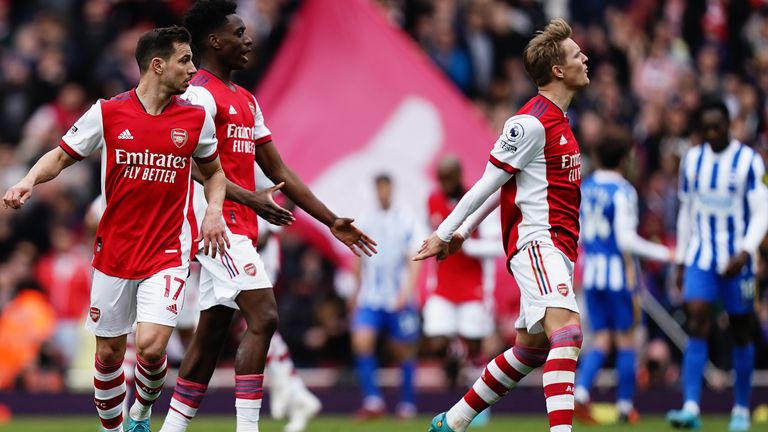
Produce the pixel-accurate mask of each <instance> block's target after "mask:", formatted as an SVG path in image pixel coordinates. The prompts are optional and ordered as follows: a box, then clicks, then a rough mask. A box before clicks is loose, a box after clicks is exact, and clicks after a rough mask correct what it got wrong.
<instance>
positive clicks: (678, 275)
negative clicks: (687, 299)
mask: <svg viewBox="0 0 768 432" xmlns="http://www.w3.org/2000/svg"><path fill="white" fill-rule="evenodd" d="M684 275H685V264H678V265H677V267H675V288H677V290H678V291H680V292H683V276H684Z"/></svg>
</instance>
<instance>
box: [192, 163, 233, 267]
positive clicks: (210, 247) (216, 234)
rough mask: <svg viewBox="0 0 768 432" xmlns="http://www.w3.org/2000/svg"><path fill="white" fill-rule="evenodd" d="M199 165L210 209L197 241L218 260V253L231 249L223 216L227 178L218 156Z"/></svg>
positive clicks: (207, 210)
mask: <svg viewBox="0 0 768 432" xmlns="http://www.w3.org/2000/svg"><path fill="white" fill-rule="evenodd" d="M197 165H198V167H199V168H200V173H201V174H202V175H203V178H204V183H203V187H204V189H205V199H206V201H208V208H206V210H205V216H204V217H203V222H202V223H201V224H200V236H199V237H198V238H197V240H195V241H196V242H199V241H200V240H202V241H203V251H204V253H205V254H206V255H208V252H209V251H210V252H211V257H212V258H216V254H217V253H219V254H223V253H224V251H225V249H227V248H229V247H230V244H229V237H228V236H227V226H226V224H225V223H224V218H223V217H222V216H221V211H222V207H223V206H224V196H225V190H224V189H225V187H226V186H225V184H226V177H225V176H224V170H223V169H222V168H221V162H220V161H219V157H218V156H216V158H215V159H213V160H212V161H210V162H202V161H197Z"/></svg>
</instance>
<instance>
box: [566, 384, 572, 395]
mask: <svg viewBox="0 0 768 432" xmlns="http://www.w3.org/2000/svg"><path fill="white" fill-rule="evenodd" d="M565 392H566V393H573V386H572V385H568V387H566V388H565Z"/></svg>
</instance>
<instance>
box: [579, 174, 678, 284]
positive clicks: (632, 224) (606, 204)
mask: <svg viewBox="0 0 768 432" xmlns="http://www.w3.org/2000/svg"><path fill="white" fill-rule="evenodd" d="M581 195H582V199H581V242H582V245H583V247H584V253H583V254H581V257H582V259H583V263H584V275H583V280H582V285H583V286H584V289H601V290H602V289H606V288H608V289H610V290H612V291H621V290H625V289H630V290H631V289H632V288H634V286H635V285H636V283H637V276H636V275H637V266H636V262H635V258H634V255H638V256H642V257H645V258H651V259H656V260H660V261H661V260H668V259H669V258H670V251H669V249H668V248H667V247H665V246H662V245H660V244H656V243H652V242H649V241H648V240H645V239H643V238H642V237H640V236H638V235H637V221H638V216H637V214H638V204H637V192H635V188H634V187H633V186H632V185H631V184H630V183H629V182H628V181H627V180H625V179H624V178H623V177H622V176H621V175H620V174H619V173H617V172H615V171H608V170H597V171H595V173H594V174H592V175H591V176H589V177H588V178H586V179H585V180H584V182H583V183H582V185H581Z"/></svg>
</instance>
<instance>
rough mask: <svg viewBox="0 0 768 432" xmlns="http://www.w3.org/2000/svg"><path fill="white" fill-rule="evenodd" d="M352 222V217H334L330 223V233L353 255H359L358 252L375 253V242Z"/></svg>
mask: <svg viewBox="0 0 768 432" xmlns="http://www.w3.org/2000/svg"><path fill="white" fill-rule="evenodd" d="M352 222H354V219H350V218H336V220H335V221H333V225H331V234H333V236H334V237H336V238H337V239H338V240H339V241H340V242H342V243H344V244H345V245H347V247H348V248H349V249H350V250H351V251H352V253H354V254H355V255H357V256H360V252H362V253H364V254H366V255H368V256H372V255H373V254H375V253H376V248H375V246H376V242H375V241H373V239H372V238H370V237H368V235H366V234H365V233H364V232H362V231H360V230H359V229H357V227H356V226H354V225H352Z"/></svg>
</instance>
